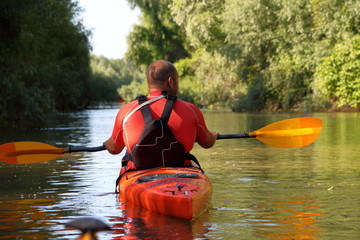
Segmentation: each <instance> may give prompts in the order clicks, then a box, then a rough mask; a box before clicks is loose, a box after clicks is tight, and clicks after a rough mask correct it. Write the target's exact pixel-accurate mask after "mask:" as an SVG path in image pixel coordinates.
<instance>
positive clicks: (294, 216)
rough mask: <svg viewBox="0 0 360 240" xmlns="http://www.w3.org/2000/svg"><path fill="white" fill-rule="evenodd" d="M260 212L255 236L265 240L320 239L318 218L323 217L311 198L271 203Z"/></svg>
mask: <svg viewBox="0 0 360 240" xmlns="http://www.w3.org/2000/svg"><path fill="white" fill-rule="evenodd" d="M257 210H258V211H261V214H260V216H259V218H258V221H259V222H261V227H259V228H258V229H257V231H256V232H257V234H258V235H259V236H261V237H266V239H314V240H315V239H320V236H319V234H320V226H319V224H318V219H317V218H318V217H319V216H321V215H324V213H322V212H320V207H319V206H318V205H316V203H315V202H314V201H313V200H312V199H311V197H304V198H294V199H287V200H278V201H272V202H271V203H270V204H261V205H258V206H257Z"/></svg>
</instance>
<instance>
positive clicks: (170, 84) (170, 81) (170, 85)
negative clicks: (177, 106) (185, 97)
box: [167, 77, 175, 90]
mask: <svg viewBox="0 0 360 240" xmlns="http://www.w3.org/2000/svg"><path fill="white" fill-rule="evenodd" d="M167 84H168V86H169V89H171V90H172V89H174V88H175V81H174V78H173V77H169V78H168V80H167Z"/></svg>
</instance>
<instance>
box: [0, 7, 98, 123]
mask: <svg viewBox="0 0 360 240" xmlns="http://www.w3.org/2000/svg"><path fill="white" fill-rule="evenodd" d="M78 12H79V8H78V7H77V5H76V4H74V3H72V2H71V1H70V0H57V1H52V0H33V1H12V0H2V1H1V2H0V29H1V31H0V52H1V56H0V99H1V105H0V123H1V126H2V127H5V126H13V127H17V126H19V125H21V126H24V125H27V124H29V125H41V124H42V123H43V122H44V117H45V115H46V113H49V112H52V111H54V110H69V109H74V108H78V107H84V106H86V105H87V104H89V101H90V100H91V97H90V96H89V94H90V93H89V92H88V91H87V89H88V88H89V84H90V82H89V79H90V76H91V70H90V67H89V47H90V46H89V42H88V34H89V33H88V32H87V31H86V30H85V29H84V27H83V26H82V24H81V23H80V22H79V21H76V19H77V14H78Z"/></svg>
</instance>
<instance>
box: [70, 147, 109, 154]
mask: <svg viewBox="0 0 360 240" xmlns="http://www.w3.org/2000/svg"><path fill="white" fill-rule="evenodd" d="M105 149H106V147H105V146H98V147H70V148H68V149H67V151H66V152H67V153H72V152H99V151H103V150H105Z"/></svg>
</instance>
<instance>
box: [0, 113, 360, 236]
mask: <svg viewBox="0 0 360 240" xmlns="http://www.w3.org/2000/svg"><path fill="white" fill-rule="evenodd" d="M116 112H117V110H116V109H97V110H88V111H83V112H78V113H71V114H60V115H58V116H57V117H56V119H54V122H53V123H52V125H50V126H49V127H48V128H46V129H42V130H39V131H25V130H23V131H18V132H14V131H12V132H0V141H1V142H0V144H2V143H6V142H13V141H25V140H26V141H39V142H45V143H49V144H51V145H55V146H58V147H67V146H98V145H101V144H102V142H103V141H104V140H106V139H107V138H108V137H109V136H110V134H111V130H112V125H113V121H114V118H115V115H116ZM299 116H304V114H287V113H283V114H245V113H239V114H236V113H230V112H211V111H208V112H205V118H206V119H207V122H208V124H209V128H210V129H212V130H216V131H219V132H220V133H224V134H226V133H242V132H244V131H246V132H248V131H253V130H256V129H259V128H261V127H263V126H265V125H267V124H269V123H272V122H276V121H279V120H283V119H287V118H292V117H299ZM306 116H314V117H319V118H321V119H322V120H323V124H324V126H323V132H322V134H321V136H320V138H319V139H318V141H317V142H316V143H315V144H313V145H310V146H307V147H304V148H299V149H276V148H271V147H268V146H266V145H264V144H262V143H260V142H258V141H256V140H253V139H246V140H244V139H238V140H236V139H233V140H219V141H218V142H217V143H216V145H215V147H214V148H212V149H208V150H204V149H201V148H199V147H196V148H195V149H194V151H193V153H194V154H195V155H196V156H197V157H198V159H199V160H200V162H201V164H202V167H203V168H204V169H205V171H206V173H207V174H208V175H209V177H210V179H211V180H212V183H213V200H212V206H211V207H210V209H209V211H208V212H207V213H206V214H204V215H203V216H201V217H200V218H199V219H196V220H195V221H184V220H179V219H174V218H169V217H165V216H162V215H159V214H156V213H153V212H151V211H149V210H146V209H142V208H139V207H136V206H133V205H132V204H131V203H123V202H122V201H121V200H120V199H119V196H118V195H117V194H115V193H114V187H115V179H116V178H117V175H118V172H119V168H120V158H121V156H113V155H110V154H108V153H107V152H105V151H104V152H96V153H75V154H71V155H65V156H63V157H61V158H59V159H57V160H54V161H50V162H44V163H39V164H33V165H21V166H20V165H19V166H15V165H6V164H3V163H0V193H1V194H0V239H75V238H76V237H77V236H78V232H77V231H74V230H68V229H65V228H64V224H65V223H66V222H68V221H70V220H73V219H74V218H77V217H84V216H97V217H99V218H101V219H102V220H104V221H105V222H107V223H109V224H110V225H111V226H112V227H113V229H114V230H113V232H103V233H100V234H99V237H100V239H344V238H348V239H359V238H360V223H359V219H360V218H359V217H360V216H359V212H360V210H359V206H360V202H359V199H360V192H359V185H360V174H359V169H360V161H359V160H358V146H359V144H360V135H359V134H358V133H359V132H360V120H359V119H360V118H359V117H360V114H359V113H335V114H332V113H331V114H325V113H318V114H306Z"/></svg>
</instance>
